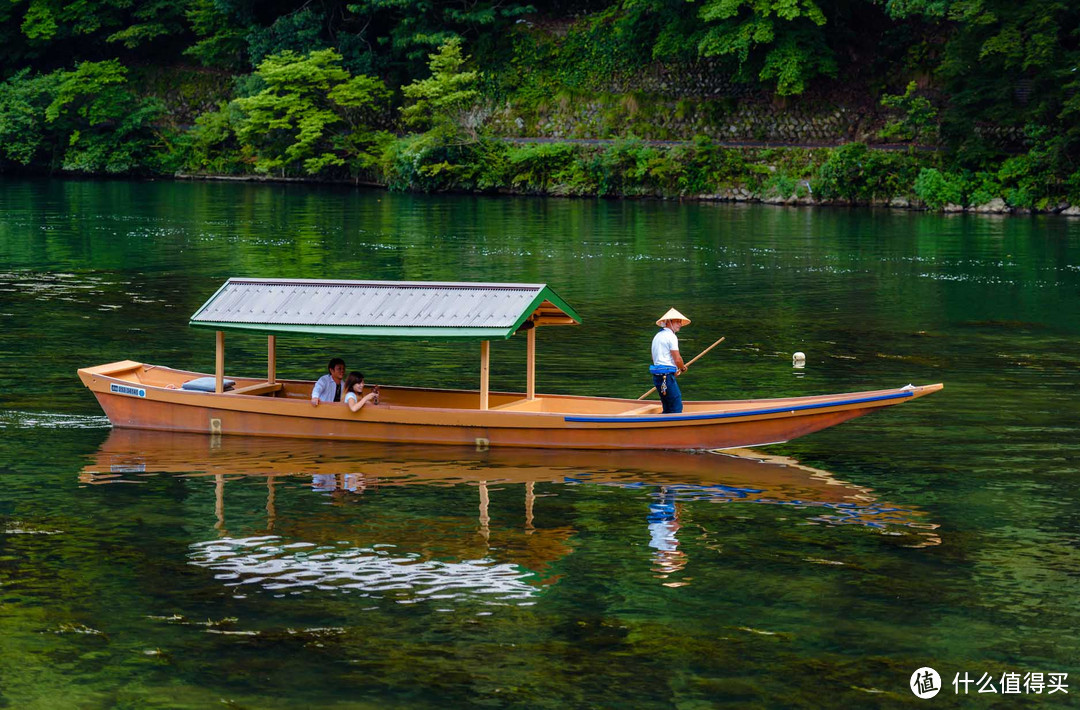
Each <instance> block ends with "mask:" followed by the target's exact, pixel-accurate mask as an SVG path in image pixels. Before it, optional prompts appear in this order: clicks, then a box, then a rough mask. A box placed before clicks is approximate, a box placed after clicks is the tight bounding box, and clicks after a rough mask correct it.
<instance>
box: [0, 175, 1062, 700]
mask: <svg viewBox="0 0 1080 710" xmlns="http://www.w3.org/2000/svg"><path fill="white" fill-rule="evenodd" d="M229 276H274V277H302V278H340V279H359V278H370V279H409V280H465V281H524V282H545V283H548V284H550V285H551V286H552V287H553V288H554V289H555V290H556V291H557V292H558V293H559V294H560V295H561V296H563V297H564V298H565V299H566V300H567V301H568V302H569V303H570V304H571V305H573V306H574V307H575V308H576V309H577V310H578V311H579V312H580V313H582V315H583V317H584V319H585V322H584V324H583V325H582V326H581V327H577V328H558V329H555V328H552V329H546V330H544V331H542V332H541V333H540V335H539V338H538V389H539V390H540V391H542V392H553V393H561V392H573V393H580V394H591V395H616V396H629V397H634V396H637V395H638V394H640V393H641V392H643V391H644V390H646V389H647V388H648V387H649V386H650V385H651V382H650V380H649V377H648V375H647V372H646V366H647V364H648V345H649V341H650V338H651V336H652V334H653V332H654V327H653V326H652V321H653V320H655V318H657V317H658V316H659V315H660V314H661V313H663V312H664V311H666V310H667V308H669V307H671V306H676V307H678V308H679V310H680V311H682V312H683V313H685V314H687V315H688V316H689V317H690V318H692V319H693V324H692V325H691V326H689V327H687V328H686V329H684V330H683V331H682V333H680V340H681V342H682V346H683V353H684V354H685V355H690V356H692V355H694V354H696V353H697V352H698V351H699V350H701V349H703V348H705V347H706V346H708V345H709V344H710V343H712V342H713V341H714V340H716V339H717V338H718V337H720V336H721V335H723V336H725V337H726V340H725V342H724V344H722V345H721V346H720V347H719V348H717V349H716V350H714V351H713V352H711V353H710V354H709V355H708V356H707V357H706V358H705V359H704V360H702V361H701V363H699V364H698V365H695V367H694V368H693V369H692V370H691V372H689V373H688V374H687V375H686V378H685V380H683V390H684V395H685V396H686V397H687V398H691V399H719V398H744V397H770V396H781V395H802V394H815V393H825V392H842V391H853V390H862V389H873V388H881V387H894V386H900V385H904V384H907V383H908V382H913V383H916V384H926V383H931V382H944V383H945V389H944V390H943V391H942V392H941V393H938V394H935V395H932V396H931V397H928V398H925V399H921V400H919V401H917V402H912V403H909V404H905V405H903V406H901V407H898V408H892V409H890V410H888V411H886V412H883V413H880V414H876V415H872V416H869V417H865V418H862V419H859V420H856V421H854V422H850V423H848V424H845V425H842V426H840V427H836V428H834V429H830V430H827V431H825V432H821V433H819V434H815V435H813V436H810V437H807V438H805V439H801V440H797V441H795V442H791V443H788V444H784V445H780V446H775V447H770V448H769V449H767V450H765V451H763V452H759V453H758V454H754V456H755V459H754V460H744V459H733V458H731V457H728V456H719V455H716V454H683V453H670V454H657V455H640V456H635V455H631V456H627V455H623V454H611V455H604V454H596V453H588V454H585V453H581V452H556V453H552V452H529V451H515V452H506V451H490V452H474V451H468V450H456V449H445V450H443V449H437V448H436V449H431V448H418V447H390V446H375V445H355V446H346V445H340V443H339V444H338V445H334V446H318V445H312V444H304V443H302V442H301V443H298V442H278V441H265V440H257V439H253V440H245V439H230V438H228V437H226V438H224V439H222V438H217V439H214V438H211V437H178V436H170V435H144V436H136V435H133V434H132V433H130V432H123V431H110V430H109V428H108V423H107V422H106V421H105V420H104V418H103V417H102V416H101V414H100V410H99V409H98V407H97V405H96V403H95V402H94V400H93V397H92V396H91V395H90V394H89V393H88V392H87V391H86V390H84V389H83V388H82V387H81V385H80V384H79V382H78V380H77V378H76V376H75V369H76V368H77V367H80V366H84V365H92V364H100V363H105V362H110V361H114V360H121V359H125V358H130V359H135V360H140V361H143V362H148V363H159V364H163V365H169V366H175V367H183V368H189V369H193V370H202V371H210V370H212V369H213V357H214V355H213V333H208V332H202V331H197V330H193V329H190V328H188V327H187V325H186V323H187V318H188V317H189V316H190V315H191V313H193V312H194V311H195V310H196V309H197V308H198V306H199V305H201V304H202V303H203V302H204V301H205V300H206V298H208V297H209V295H211V294H212V293H213V292H214V291H215V290H216V289H217V287H218V286H220V284H221V283H222V282H223V281H224V280H225V279H226V278H227V277H229ZM1078 287H1080V224H1077V223H1075V222H1070V221H1068V220H1067V219H1065V218H1057V217H1048V216H1043V217H1032V218H1030V219H1028V218H1016V217H1013V218H999V217H994V216H984V215H932V214H916V213H910V212H890V211H884V210H882V211H871V210H845V209H819V210H812V211H811V210H800V209H775V208H771V207H766V206H749V205H731V204H699V203H694V204H678V203H669V202H644V201H643V202H630V201H622V202H603V201H591V200H540V199H517V198H497V199H496V198H477V197H442V196H440V197H424V196H415V195H398V194H387V193H383V192H375V191H356V190H352V189H344V188H330V187H324V188H315V187H309V186H296V185H291V186H282V185H251V184H243V185H236V184H207V183H194V184H192V183H136V182H120V181H117V182H80V181H29V180H9V179H3V180H0V317H2V319H3V324H4V327H3V330H2V333H0V430H2V434H3V435H2V437H0V476H2V478H0V705H9V706H11V707H19V708H26V707H29V708H33V707H40V708H60V707H79V708H99V707H100V708H107V707H139V708H147V707H151V708H156V707H160V708H175V707H191V708H201V707H208V706H217V705H219V704H220V703H222V702H224V703H226V704H227V705H229V706H231V707H304V706H310V707H342V708H346V707H348V708H353V707H355V708H361V707H375V706H380V707H385V706H387V705H389V706H391V707H431V708H444V707H461V706H465V705H470V704H475V705H485V706H491V707H521V708H533V707H552V708H565V707H594V706H605V707H614V706H625V707H635V708H637V707H642V708H652V707H656V708H661V707H663V708H667V707H673V706H674V707H679V708H699V707H711V706H713V705H731V706H739V707H743V706H751V707H755V706H761V707H823V706H835V707H841V706H843V707H879V706H880V707H891V706H897V705H901V704H909V703H913V702H919V701H918V700H917V698H915V696H914V695H913V694H912V693H911V691H910V690H909V688H908V681H909V678H910V676H911V674H912V672H913V671H915V669H917V668H919V667H921V666H931V667H933V668H935V669H936V670H937V671H938V672H939V673H940V675H941V678H942V683H943V685H944V689H943V690H942V692H941V694H940V695H938V697H937V698H936V699H935V700H933V701H931V702H934V703H937V704H939V705H947V706H956V705H960V704H965V705H967V704H971V705H976V704H979V703H981V702H986V703H987V705H988V706H989V705H990V704H992V703H991V701H989V700H987V698H988V697H991V696H987V695H978V694H977V687H976V686H975V685H974V684H973V685H972V686H971V687H970V690H969V695H970V696H971V697H968V698H966V699H965V698H961V697H959V696H958V695H957V694H956V692H955V690H954V686H953V684H952V681H953V679H954V677H955V676H956V674H960V675H961V677H963V674H964V673H967V674H968V675H969V676H970V677H972V679H973V680H979V679H980V677H982V676H983V674H987V676H988V677H992V679H993V681H994V686H995V687H996V688H997V690H998V691H999V692H1000V691H1001V690H1002V689H1003V687H1002V683H1001V679H1002V678H1003V674H1007V673H1019V674H1020V675H1021V676H1023V674H1025V673H1032V672H1035V673H1044V674H1047V675H1048V674H1050V673H1069V679H1068V680H1067V681H1066V683H1068V684H1069V685H1070V686H1072V685H1073V684H1072V683H1071V682H1070V681H1077V677H1075V676H1074V674H1076V673H1077V672H1080V668H1078V665H1080V663H1078V661H1077V659H1078V658H1080V642H1078V641H1077V637H1076V634H1075V631H1074V630H1075V628H1076V627H1077V626H1078V625H1080V602H1078V601H1077V599H1080V594H1078V592H1080V583H1078V581H1077V570H1078V569H1080V553H1078V551H1077V540H1078V538H1080V516H1078V515H1077V513H1076V511H1075V508H1076V501H1077V500H1078V493H1080V483H1078V482H1077V474H1078V473H1080V443H1078V442H1080V432H1078V425H1077V422H1078V421H1080V401H1078V398H1077V395H1076V385H1077V379H1078V378H1077V373H1078V369H1077V363H1078V359H1080V356H1078V355H1077V344H1078V342H1080V339H1078V336H1080V311H1078V309H1077V293H1078ZM518 340H521V342H518ZM264 347H265V340H264V339H262V338H247V337H244V336H235V337H231V338H230V339H229V341H228V344H227V359H226V365H227V369H228V370H229V372H231V373H238V374H254V373H258V372H260V371H263V368H264V367H265V362H264V358H265V352H264ZM474 350H477V348H475V347H474V346H472V345H461V344H458V345H454V344H427V343H371V342H349V341H343V340H342V341H337V340H305V339H299V338H280V339H279V346H278V368H279V372H280V374H281V375H282V376H284V377H305V378H312V379H313V378H314V377H316V376H317V375H318V374H320V372H321V370H322V368H323V367H324V366H325V361H326V360H327V359H328V358H329V357H331V356H334V355H340V356H342V357H344V358H345V359H346V361H347V362H348V364H349V366H350V368H358V369H361V370H363V371H364V372H365V374H366V375H367V377H368V380H369V381H373V382H388V383H400V384H415V385H425V386H449V387H476V386H477V383H478V380H479V376H478V372H477V361H478V352H474ZM796 350H799V351H803V352H805V353H806V355H807V364H806V367H805V368H804V369H794V368H792V365H791V353H792V352H794V351H796ZM524 364H525V351H524V342H523V339H515V340H512V341H509V342H506V343H496V344H494V346H493V347H492V387H493V388H496V389H521V388H523V387H524V379H525V375H524ZM765 454H768V455H770V456H771V458H769V459H768V460H765V461H760V460H758V459H760V458H762V457H763V456H764V455H765ZM1077 682H1080V681H1077ZM959 687H960V692H961V694H962V693H963V689H964V687H963V685H960V686H959ZM1020 690H1021V692H1020V694H1019V695H1018V696H1016V697H1014V698H1008V700H1009V701H1010V702H1011V701H1013V700H1016V701H1018V702H1019V703H1021V704H1030V705H1053V704H1060V705H1064V704H1066V703H1067V702H1068V700H1069V698H1071V697H1072V695H1074V694H1075V693H1077V692H1080V686H1077V687H1070V688H1069V690H1070V695H1069V696H1065V694H1064V693H1062V692H1060V691H1059V692H1057V693H1055V694H1054V695H1052V696H1051V695H1048V694H1047V690H1044V691H1043V693H1042V694H1041V695H1035V694H1034V693H1030V692H1029V693H1026V694H1025V692H1024V687H1023V686H1021V688H1020ZM997 699H998V700H1005V699H1006V698H1004V696H999V697H998V698H997Z"/></svg>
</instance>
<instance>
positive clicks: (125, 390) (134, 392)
mask: <svg viewBox="0 0 1080 710" xmlns="http://www.w3.org/2000/svg"><path fill="white" fill-rule="evenodd" d="M109 391H110V392H115V393H116V394H129V395H131V396H132V397H145V396H146V390H144V389H140V388H138V387H128V386H127V385H118V384H115V383H113V384H110V385H109Z"/></svg>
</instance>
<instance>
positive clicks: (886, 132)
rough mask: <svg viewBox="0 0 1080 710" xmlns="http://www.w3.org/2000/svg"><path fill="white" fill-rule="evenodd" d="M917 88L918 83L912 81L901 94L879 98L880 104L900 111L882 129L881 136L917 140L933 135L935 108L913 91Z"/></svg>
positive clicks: (935, 117)
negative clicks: (898, 115) (898, 114)
mask: <svg viewBox="0 0 1080 710" xmlns="http://www.w3.org/2000/svg"><path fill="white" fill-rule="evenodd" d="M917 88H918V85H917V84H916V83H915V82H914V81H912V82H909V83H908V85H907V89H905V91H904V93H903V94H899V95H891V94H886V95H885V96H883V97H882V98H881V105H882V106H884V107H885V108H889V109H893V110H894V111H898V112H900V117H899V118H897V119H895V120H893V121H890V122H889V123H888V124H887V125H886V126H885V128H884V129H882V131H881V136H882V138H899V139H901V140H907V141H919V140H922V139H923V138H927V137H930V136H932V135H933V130H934V127H935V122H936V119H937V109H935V108H934V105H933V104H932V103H930V100H929V99H927V98H925V97H923V96H918V95H917V94H916V93H915V91H916V89H917Z"/></svg>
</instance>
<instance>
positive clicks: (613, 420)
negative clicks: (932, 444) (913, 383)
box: [563, 391, 912, 424]
mask: <svg viewBox="0 0 1080 710" xmlns="http://www.w3.org/2000/svg"><path fill="white" fill-rule="evenodd" d="M911 395H912V392H910V391H908V392H896V393H894V394H882V395H878V396H877V397H862V398H860V399H843V400H838V401H832V402H818V403H816V404H800V405H797V406H794V407H777V408H775V409H751V410H747V411H741V412H721V413H719V414H685V415H682V414H675V415H671V414H664V415H661V416H658V417H563V421H567V422H590V423H599V424H620V423H621V424H625V423H627V422H632V423H634V424H637V423H638V422H689V421H703V420H708V419H731V418H733V417H754V416H758V415H762V414H779V413H781V412H798V411H804V410H807V409H823V408H825V407H842V406H844V405H848V404H864V403H866V402H880V401H882V400H887V399H902V398H904V397H910V396H911Z"/></svg>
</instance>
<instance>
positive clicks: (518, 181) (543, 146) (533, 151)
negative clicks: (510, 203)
mask: <svg viewBox="0 0 1080 710" xmlns="http://www.w3.org/2000/svg"><path fill="white" fill-rule="evenodd" d="M576 154H577V150H576V149H575V147H574V146H572V145H570V144H569V143H526V144H524V145H515V146H511V147H510V149H509V150H508V152H507V162H508V164H509V171H510V172H509V178H510V184H511V185H513V186H514V187H515V188H517V189H519V190H524V191H527V192H538V193H544V192H547V191H548V189H549V188H550V187H551V185H552V184H553V183H554V182H556V181H558V180H559V179H560V178H561V177H562V176H563V175H564V174H565V172H566V171H567V169H568V168H569V167H570V166H571V165H572V164H573V162H574V159H575V157H576Z"/></svg>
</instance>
